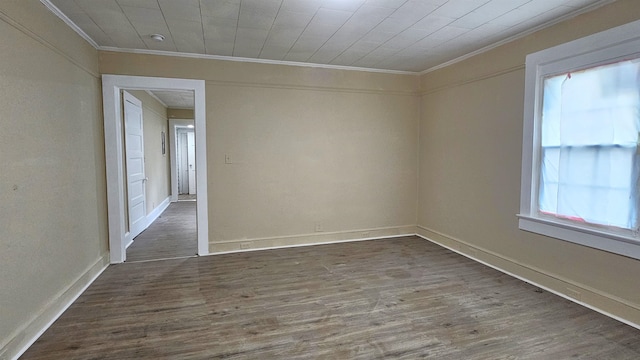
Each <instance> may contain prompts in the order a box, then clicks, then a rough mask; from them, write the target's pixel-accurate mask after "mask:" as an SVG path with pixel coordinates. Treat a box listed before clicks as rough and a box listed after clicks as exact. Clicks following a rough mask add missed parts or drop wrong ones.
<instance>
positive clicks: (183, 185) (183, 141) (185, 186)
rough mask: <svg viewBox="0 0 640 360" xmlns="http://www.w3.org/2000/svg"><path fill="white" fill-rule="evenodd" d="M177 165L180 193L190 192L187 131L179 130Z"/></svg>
mask: <svg viewBox="0 0 640 360" xmlns="http://www.w3.org/2000/svg"><path fill="white" fill-rule="evenodd" d="M177 138H178V144H177V152H176V155H177V165H178V194H188V193H189V160H188V157H187V155H188V154H187V153H188V151H187V147H188V146H187V133H186V132H185V131H184V130H179V131H178V137H177Z"/></svg>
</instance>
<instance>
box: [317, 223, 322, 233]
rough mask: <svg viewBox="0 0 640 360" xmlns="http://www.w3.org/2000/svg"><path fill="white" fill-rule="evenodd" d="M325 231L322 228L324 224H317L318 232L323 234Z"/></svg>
mask: <svg viewBox="0 0 640 360" xmlns="http://www.w3.org/2000/svg"><path fill="white" fill-rule="evenodd" d="M322 231H324V229H323V228H322V223H319V222H317V223H316V232H322Z"/></svg>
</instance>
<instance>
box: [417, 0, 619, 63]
mask: <svg viewBox="0 0 640 360" xmlns="http://www.w3.org/2000/svg"><path fill="white" fill-rule="evenodd" d="M615 1H617V0H601V1H599V2H596V3H593V4H591V5H588V6H585V7H584V8H581V9H578V10H576V11H573V12H570V13H568V14H566V15H563V16H560V17H558V18H555V19H553V20H550V21H547V22H545V23H543V24H540V25H538V26H536V27H533V28H531V29H529V30H526V31H523V32H521V33H519V34H515V35H512V36H509V37H508V38H506V39H504V40H500V41H498V42H495V43H493V44H491V45H487V46H485V47H483V48H481V49H478V50H475V51H472V52H470V53H468V54H464V55H462V56H459V57H457V58H455V59H452V60H449V61H447V62H443V63H442V64H440V65H436V66H433V67H430V68H428V69H426V70H423V71H420V72H419V73H418V74H419V75H424V74H428V73H430V72H432V71H436V70H439V69H442V68H446V67H447V66H450V65H453V64H456V63H459V62H462V61H464V60H467V59H469V58H472V57H474V56H476V55H480V54H482V53H485V52H487V51H490V50H493V49H495V48H497V47H500V46H502V45H504V44H507V43H510V42H512V41H514V40H517V39H521V38H523V37H525V36H528V35H531V34H533V33H535V32H537V31H540V30H542V29H545V28H548V27H550V26H553V25H555V24H558V23H561V22H563V21H565V20H569V19H571V18H574V17H576V16H578V15H581V14H584V13H588V12H589V11H593V10H595V9H597V8H599V7H602V6H605V5H607V4H611V3H613V2H615ZM522 63H523V64H524V59H523V61H522Z"/></svg>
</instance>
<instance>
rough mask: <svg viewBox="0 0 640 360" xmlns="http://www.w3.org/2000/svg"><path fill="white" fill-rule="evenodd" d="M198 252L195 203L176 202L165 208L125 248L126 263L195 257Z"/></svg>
mask: <svg viewBox="0 0 640 360" xmlns="http://www.w3.org/2000/svg"><path fill="white" fill-rule="evenodd" d="M197 253H198V234H197V227H196V202H195V201H178V202H174V203H171V204H170V205H169V207H168V208H167V209H166V210H165V211H164V212H163V213H162V215H160V217H158V218H157V219H156V221H154V222H153V224H151V225H150V226H149V227H148V228H147V229H146V230H145V231H143V232H142V233H140V235H138V236H137V237H136V238H135V239H134V241H133V244H131V246H129V248H127V262H133V261H147V260H157V259H168V258H176V257H185V256H195V255H196V254H197Z"/></svg>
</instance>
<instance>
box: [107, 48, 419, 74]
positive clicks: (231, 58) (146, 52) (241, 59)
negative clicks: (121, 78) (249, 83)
mask: <svg viewBox="0 0 640 360" xmlns="http://www.w3.org/2000/svg"><path fill="white" fill-rule="evenodd" d="M98 50H102V51H113V52H121V53H130V54H143V55H159V56H174V57H185V58H192V59H207V60H222V61H232V62H248V63H256V64H270V65H287V66H300V67H311V68H322V69H331V70H349V71H362V72H373V73H383V74H395V75H418V74H419V73H418V72H415V71H401V70H386V69H373V68H363V67H356V66H343V65H330V64H316V63H305V62H297V61H283V60H271V59H253V58H245V57H236V56H223V55H209V54H195V53H182V52H173V51H160V50H146V49H125V48H119V47H110V46H100V47H98Z"/></svg>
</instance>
